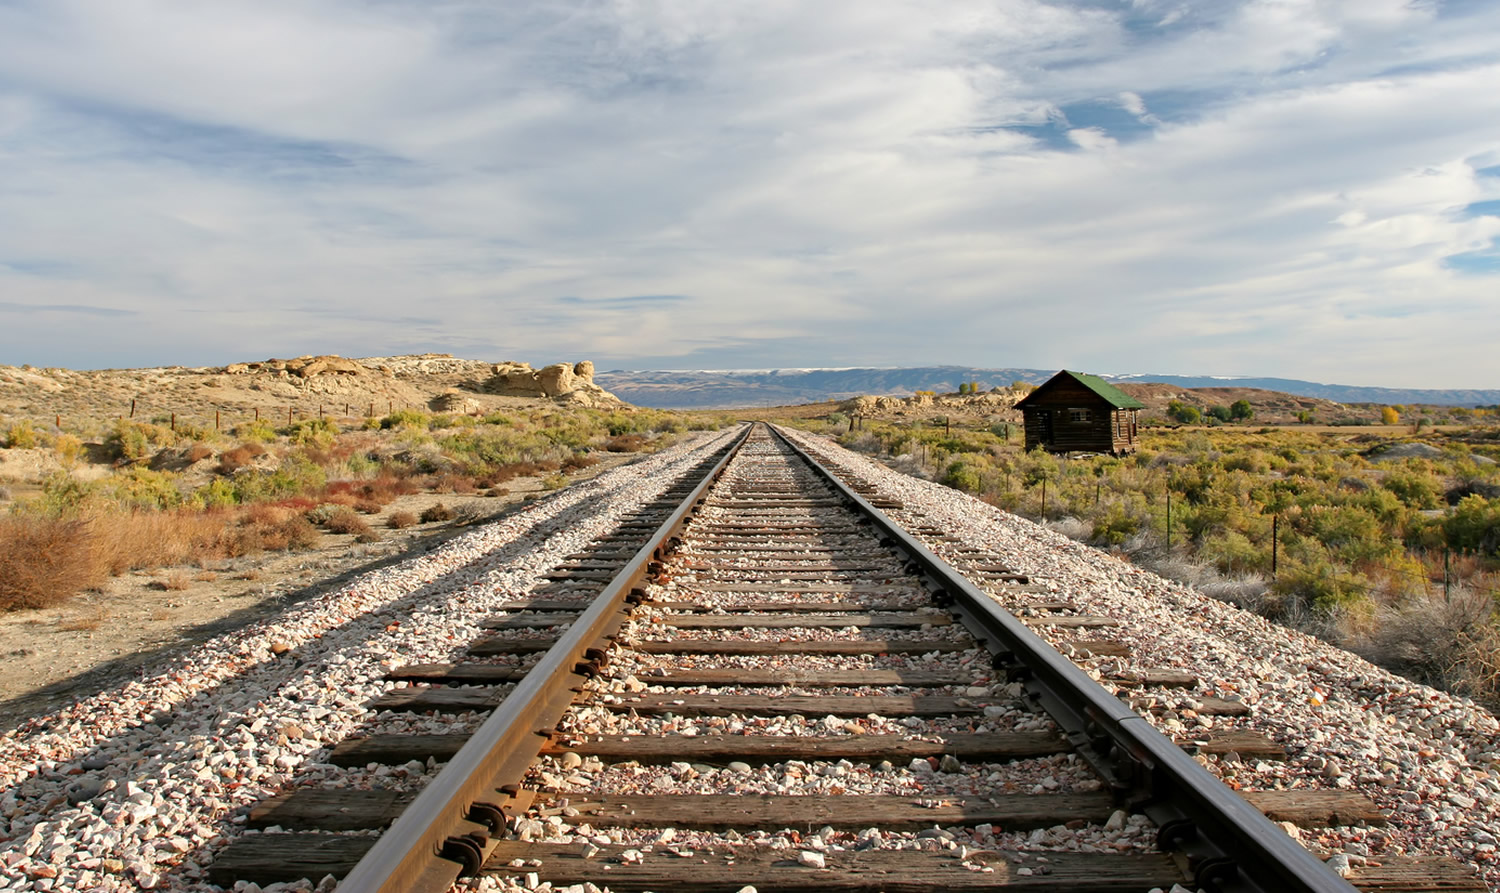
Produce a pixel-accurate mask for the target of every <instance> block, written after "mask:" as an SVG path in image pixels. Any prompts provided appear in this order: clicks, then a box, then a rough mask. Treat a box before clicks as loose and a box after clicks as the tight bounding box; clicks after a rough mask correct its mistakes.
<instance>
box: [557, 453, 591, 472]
mask: <svg viewBox="0 0 1500 893" xmlns="http://www.w3.org/2000/svg"><path fill="white" fill-rule="evenodd" d="M598 464H599V460H598V459H597V458H595V457H593V456H590V455H589V454H587V453H574V454H573V455H571V456H569V457H568V458H566V459H564V460H563V464H562V467H563V470H564V471H577V470H580V469H584V468H592V467H594V466H595V465H598Z"/></svg>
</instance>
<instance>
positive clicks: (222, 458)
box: [218, 440, 266, 474]
mask: <svg viewBox="0 0 1500 893" xmlns="http://www.w3.org/2000/svg"><path fill="white" fill-rule="evenodd" d="M265 454H266V448H265V447H263V446H261V445H260V444H259V443H257V442H256V441H253V440H247V441H245V442H244V443H242V444H240V445H239V446H237V447H234V448H233V449H229V450H225V451H224V452H222V453H220V454H219V469H218V470H219V473H220V474H233V473H234V472H236V471H238V470H240V469H241V468H244V467H245V466H246V465H249V464H250V463H251V462H253V461H255V460H256V459H257V458H259V457H261V456H264V455H265Z"/></svg>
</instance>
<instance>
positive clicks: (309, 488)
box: [234, 456, 328, 503]
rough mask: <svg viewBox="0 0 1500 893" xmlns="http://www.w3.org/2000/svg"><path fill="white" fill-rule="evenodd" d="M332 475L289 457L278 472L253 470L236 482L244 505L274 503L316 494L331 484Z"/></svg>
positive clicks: (295, 457) (238, 493)
mask: <svg viewBox="0 0 1500 893" xmlns="http://www.w3.org/2000/svg"><path fill="white" fill-rule="evenodd" d="M327 481H328V476H327V474H326V473H325V472H324V471H323V469H322V468H319V467H318V466H317V465H314V464H313V463H312V462H309V461H308V460H307V459H306V458H304V457H301V456H288V457H287V458H285V459H283V460H282V461H281V465H280V466H279V467H277V469H276V470H275V471H250V472H247V473H245V474H240V475H237V476H236V477H235V479H234V486H235V492H236V495H238V497H239V501H240V502H246V503H248V502H270V501H273V500H280V499H288V498H290V497H294V496H301V495H303V494H307V493H315V492H317V491H319V490H321V489H322V488H323V486H324V485H325V484H326V483H327Z"/></svg>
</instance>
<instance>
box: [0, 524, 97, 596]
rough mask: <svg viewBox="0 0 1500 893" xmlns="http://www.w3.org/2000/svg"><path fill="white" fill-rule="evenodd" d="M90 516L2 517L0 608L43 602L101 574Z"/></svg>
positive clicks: (92, 583) (69, 592)
mask: <svg viewBox="0 0 1500 893" xmlns="http://www.w3.org/2000/svg"><path fill="white" fill-rule="evenodd" d="M104 576H105V571H104V568H103V566H102V565H101V564H100V563H99V561H98V560H97V557H96V555H95V554H94V553H93V550H92V549H91V548H90V543H89V525H88V522H86V521H84V520H81V519H77V518H73V519H60V518H43V517H37V516H26V515H16V516H12V517H7V518H0V610H5V611H15V610H20V609H24V608H46V607H50V606H52V605H56V604H59V603H61V602H63V601H64V600H66V599H68V598H69V597H71V596H73V595H74V594H75V593H78V592H80V591H82V590H84V589H87V588H90V587H93V586H97V585H99V584H101V583H102V582H103V580H104Z"/></svg>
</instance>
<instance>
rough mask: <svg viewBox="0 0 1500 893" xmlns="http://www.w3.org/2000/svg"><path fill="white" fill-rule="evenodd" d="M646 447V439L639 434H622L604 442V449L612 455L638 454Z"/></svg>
mask: <svg viewBox="0 0 1500 893" xmlns="http://www.w3.org/2000/svg"><path fill="white" fill-rule="evenodd" d="M645 446H646V438H644V437H642V436H640V435H639V434H620V435H617V436H615V437H611V438H610V439H609V440H606V441H604V449H606V450H608V451H609V452H611V453H638V452H640V451H641V450H642V449H643V448H644V447H645Z"/></svg>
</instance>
